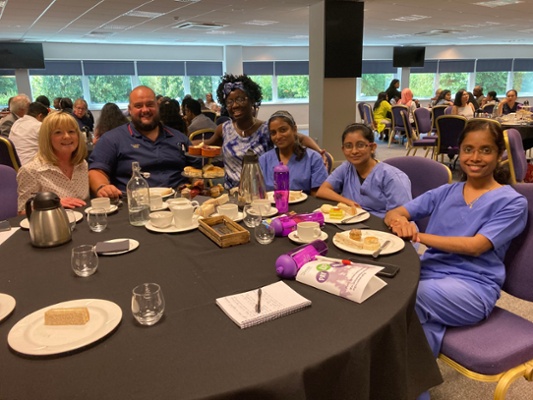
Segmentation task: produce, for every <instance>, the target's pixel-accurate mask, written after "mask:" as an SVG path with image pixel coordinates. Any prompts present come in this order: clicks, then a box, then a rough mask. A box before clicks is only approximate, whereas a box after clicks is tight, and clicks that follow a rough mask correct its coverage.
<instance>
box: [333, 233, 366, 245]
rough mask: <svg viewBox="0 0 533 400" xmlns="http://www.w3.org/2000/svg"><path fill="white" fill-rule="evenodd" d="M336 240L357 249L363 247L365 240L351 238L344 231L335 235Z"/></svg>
mask: <svg viewBox="0 0 533 400" xmlns="http://www.w3.org/2000/svg"><path fill="white" fill-rule="evenodd" d="M333 239H334V240H336V241H338V242H339V243H341V244H344V245H346V246H348V247H353V248H355V249H362V248H363V242H358V241H356V240H352V239H350V238H349V237H348V236H346V235H343V234H342V233H336V234H335V236H334V237H333Z"/></svg>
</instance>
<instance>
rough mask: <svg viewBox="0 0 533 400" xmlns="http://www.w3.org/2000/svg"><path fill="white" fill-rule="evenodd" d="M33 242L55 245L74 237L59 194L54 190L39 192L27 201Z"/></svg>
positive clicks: (38, 244)
mask: <svg viewBox="0 0 533 400" xmlns="http://www.w3.org/2000/svg"><path fill="white" fill-rule="evenodd" d="M26 216H27V217H28V221H29V223H30V238H31V244H32V245H34V246H35V247H53V246H59V245H61V244H63V243H67V242H69V241H70V240H71V239H72V233H71V231H70V224H69V220H68V216H67V213H66V212H65V209H64V208H63V207H62V206H61V200H60V199H59V196H58V195H56V194H55V193H52V192H42V193H37V194H36V195H35V197H32V198H30V199H29V200H28V201H27V202H26Z"/></svg>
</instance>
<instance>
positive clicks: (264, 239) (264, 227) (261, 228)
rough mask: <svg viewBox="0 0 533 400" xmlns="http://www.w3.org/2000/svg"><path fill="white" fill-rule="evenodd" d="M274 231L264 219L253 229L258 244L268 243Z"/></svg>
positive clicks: (272, 238)
mask: <svg viewBox="0 0 533 400" xmlns="http://www.w3.org/2000/svg"><path fill="white" fill-rule="evenodd" d="M275 235H276V231H275V230H274V227H273V226H271V225H270V224H269V223H268V222H267V221H266V220H262V221H261V222H260V223H259V225H257V226H256V227H255V229H254V236H255V240H257V242H258V243H260V244H270V243H272V241H273V240H274V236H275Z"/></svg>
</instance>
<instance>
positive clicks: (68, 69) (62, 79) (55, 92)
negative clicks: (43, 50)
mask: <svg viewBox="0 0 533 400" xmlns="http://www.w3.org/2000/svg"><path fill="white" fill-rule="evenodd" d="M30 85H31V92H32V95H33V97H34V98H35V97H37V96H41V95H44V96H46V97H48V98H49V99H50V101H52V100H53V99H54V98H56V97H69V98H71V99H73V100H75V99H77V98H80V97H83V85H82V69H81V61H45V68H44V69H31V70H30Z"/></svg>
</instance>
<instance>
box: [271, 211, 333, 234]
mask: <svg viewBox="0 0 533 400" xmlns="http://www.w3.org/2000/svg"><path fill="white" fill-rule="evenodd" d="M304 221H313V222H318V223H319V224H320V226H324V214H322V212H320V211H314V212H312V213H308V214H293V215H281V216H279V217H276V218H274V219H272V222H271V223H270V225H271V226H272V227H273V228H274V231H275V232H276V236H289V233H291V232H292V231H295V230H296V225H298V223H299V222H304Z"/></svg>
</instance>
